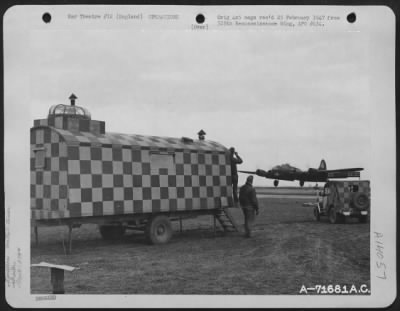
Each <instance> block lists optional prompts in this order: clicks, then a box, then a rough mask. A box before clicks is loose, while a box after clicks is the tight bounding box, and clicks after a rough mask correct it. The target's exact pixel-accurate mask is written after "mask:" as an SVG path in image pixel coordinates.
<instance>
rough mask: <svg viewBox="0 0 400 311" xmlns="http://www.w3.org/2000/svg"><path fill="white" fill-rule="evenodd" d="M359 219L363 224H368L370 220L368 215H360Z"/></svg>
mask: <svg viewBox="0 0 400 311" xmlns="http://www.w3.org/2000/svg"><path fill="white" fill-rule="evenodd" d="M358 221H359V222H360V223H362V224H366V223H367V222H368V215H361V216H359V217H358Z"/></svg>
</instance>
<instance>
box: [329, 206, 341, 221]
mask: <svg viewBox="0 0 400 311" xmlns="http://www.w3.org/2000/svg"><path fill="white" fill-rule="evenodd" d="M328 215H329V222H330V223H331V224H337V223H338V222H339V217H338V214H337V213H336V210H335V209H334V208H333V207H331V208H330V209H329V212H328Z"/></svg>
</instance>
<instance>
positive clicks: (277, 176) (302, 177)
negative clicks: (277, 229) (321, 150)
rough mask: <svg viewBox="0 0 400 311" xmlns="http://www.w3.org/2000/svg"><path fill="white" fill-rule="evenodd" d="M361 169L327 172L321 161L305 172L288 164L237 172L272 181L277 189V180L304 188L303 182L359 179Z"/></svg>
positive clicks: (324, 164) (324, 163)
mask: <svg viewBox="0 0 400 311" xmlns="http://www.w3.org/2000/svg"><path fill="white" fill-rule="evenodd" d="M362 170H363V168H343V169H337V170H327V169H326V162H325V160H321V164H320V165H319V168H310V169H308V170H307V171H302V170H301V169H299V168H297V167H294V166H291V165H289V164H282V165H277V166H274V167H273V168H272V169H270V170H269V171H267V172H266V171H264V170H260V169H258V170H256V171H255V172H250V171H239V172H241V173H246V174H255V175H257V176H260V177H265V178H270V179H274V186H275V187H277V186H278V184H279V180H288V181H294V180H298V181H299V183H300V186H301V187H303V186H304V182H306V181H310V182H325V181H327V180H328V179H330V178H348V177H360V171H362Z"/></svg>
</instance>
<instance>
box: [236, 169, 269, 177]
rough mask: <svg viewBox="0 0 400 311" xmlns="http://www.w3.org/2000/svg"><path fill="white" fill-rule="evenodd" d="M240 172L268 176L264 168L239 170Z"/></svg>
mask: <svg viewBox="0 0 400 311" xmlns="http://www.w3.org/2000/svg"><path fill="white" fill-rule="evenodd" d="M239 172H240V173H245V174H252V175H257V176H260V177H265V178H268V177H267V172H266V171H264V170H256V171H239Z"/></svg>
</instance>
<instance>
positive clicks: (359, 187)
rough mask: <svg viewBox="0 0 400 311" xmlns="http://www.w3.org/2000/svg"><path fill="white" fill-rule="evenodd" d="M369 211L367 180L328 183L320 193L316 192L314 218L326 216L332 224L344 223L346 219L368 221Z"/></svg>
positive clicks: (368, 185)
mask: <svg viewBox="0 0 400 311" xmlns="http://www.w3.org/2000/svg"><path fill="white" fill-rule="evenodd" d="M369 209H370V182H369V181H368V180H355V181H353V180H352V181H348V180H346V181H341V180H338V181H328V182H327V183H326V184H325V185H324V187H323V189H322V191H319V192H317V204H316V206H315V208H314V217H315V219H316V220H320V216H328V218H329V222H330V223H332V224H335V223H340V222H345V219H346V217H355V218H358V219H359V221H360V222H361V223H366V222H367V221H368V215H369Z"/></svg>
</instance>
